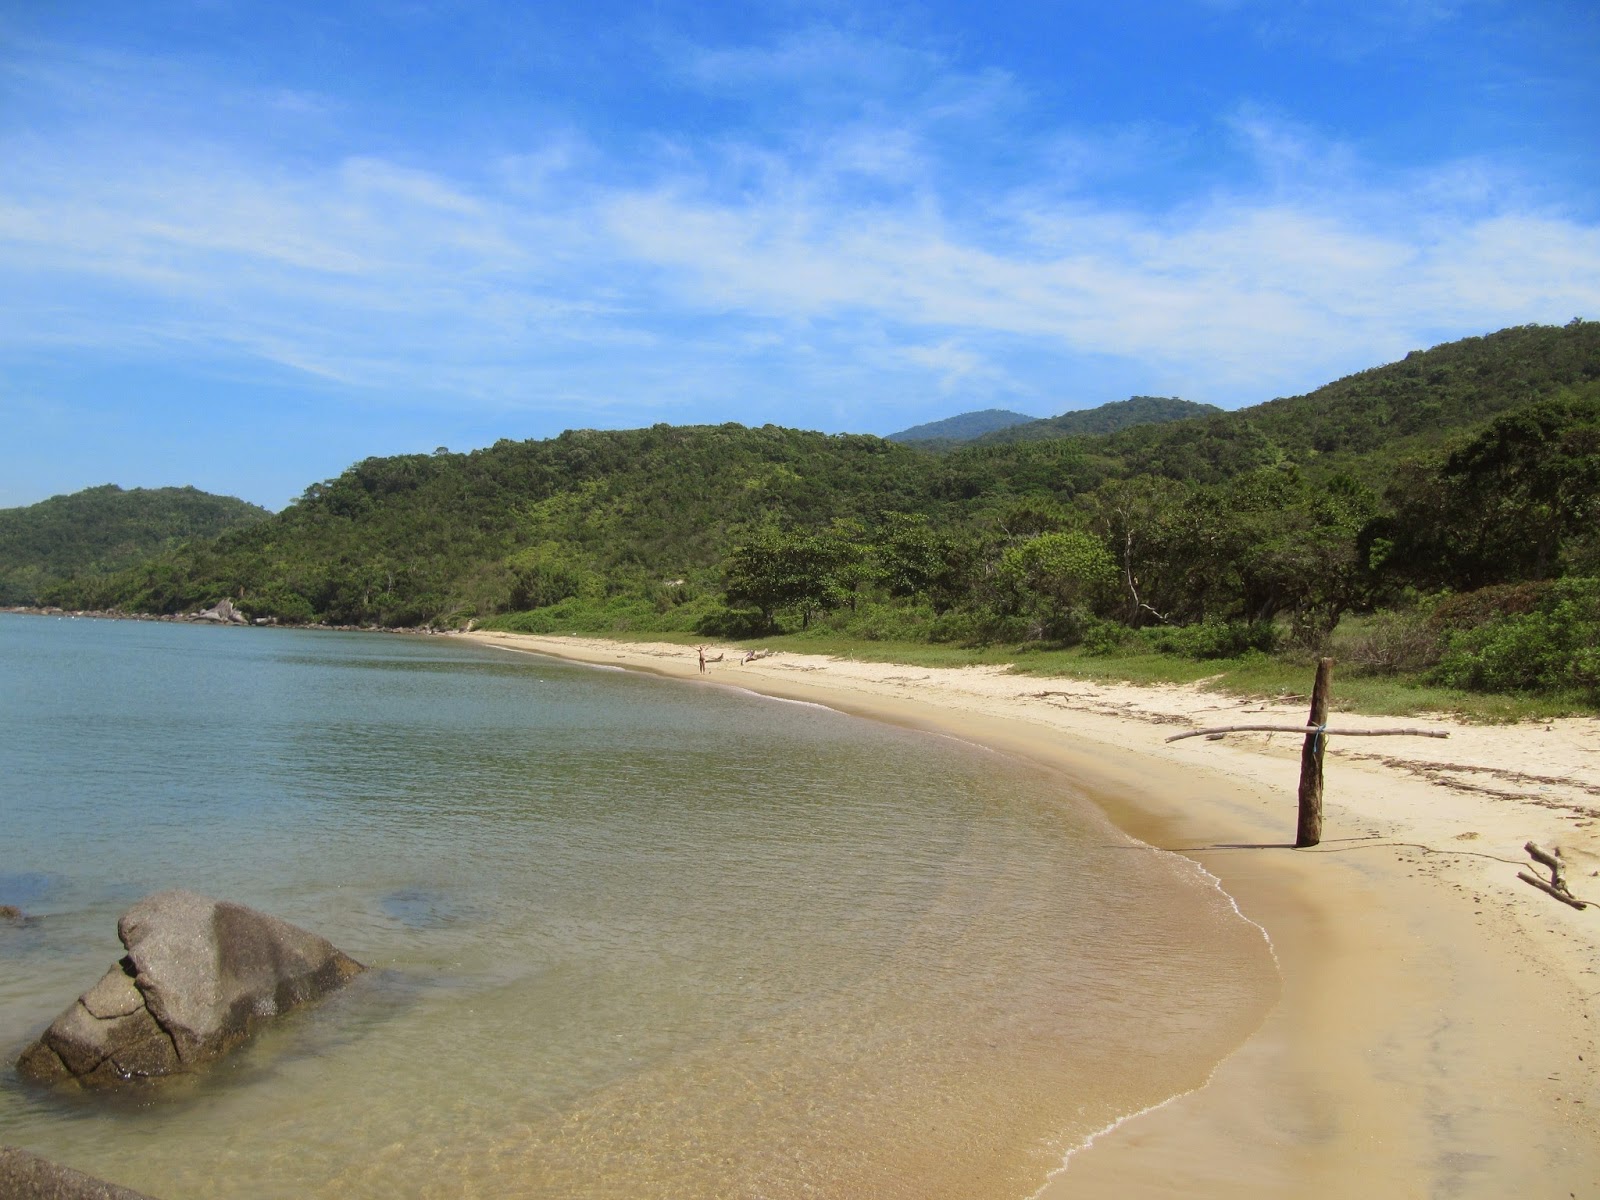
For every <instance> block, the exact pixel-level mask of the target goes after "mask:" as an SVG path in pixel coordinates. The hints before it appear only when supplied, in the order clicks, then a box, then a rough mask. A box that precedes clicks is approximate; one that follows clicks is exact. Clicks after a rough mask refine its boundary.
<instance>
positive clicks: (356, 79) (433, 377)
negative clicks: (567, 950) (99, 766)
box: [0, 0, 1600, 509]
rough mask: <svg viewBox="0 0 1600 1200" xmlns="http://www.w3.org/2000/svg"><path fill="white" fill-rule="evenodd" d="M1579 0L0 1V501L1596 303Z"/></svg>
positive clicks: (1136, 372) (885, 404)
mask: <svg viewBox="0 0 1600 1200" xmlns="http://www.w3.org/2000/svg"><path fill="white" fill-rule="evenodd" d="M1597 128H1600V5H1595V4H1594V3H1593V2H1592V0H1506V2H1500V0H1339V2H1337V3H1335V2H1327V3H1324V2H1323V0H1126V2H1124V3H1121V4H1105V3H1079V2H1076V0H1057V2H1056V3H1051V4H1044V3H1037V4H1020V3H1011V2H1009V0H991V2H990V3H986V4H983V5H979V4H972V3H967V4H962V3H916V2H915V0H897V2H896V3H892V4H890V3H884V4H878V3H831V2H829V0H812V2H810V3H803V4H802V3H785V2H782V0H772V2H768V3H762V2H759V0H743V2H741V3H722V2H721V0H692V2H685V3H679V2H677V0H634V2H632V3H622V2H618V0H585V2H584V3H582V4H577V3H570V2H568V0H541V2H539V3H526V2H521V0H518V2H496V0H451V2H448V3H446V2H432V0H385V2H379V0H315V2H311V3H302V2H300V0H274V2H273V3H270V4H267V3H247V2H244V0H238V2H235V0H140V2H139V3H136V4H130V3H127V0H110V2H87V0H85V2H80V0H50V2H49V3H41V2H39V0H0V507H12V506H17V505H25V504H32V503H35V502H37V501H39V500H41V499H44V498H46V497H48V496H51V495H56V494H61V493H66V492H72V491H76V490H79V489H80V488H83V487H88V486H94V485H98V484H103V483H117V484H120V485H122V486H124V487H161V486H175V485H184V484H192V485H193V486H195V487H198V488H201V489H203V490H206V491H211V492H219V493H223V494H227V495H237V496H242V497H243V498H245V499H247V500H251V501H254V502H256V503H258V504H263V505H265V506H267V507H269V508H273V509H278V508H281V507H283V506H284V505H285V504H287V503H290V502H292V501H293V500H294V499H295V498H296V497H297V496H298V495H300V494H301V493H302V492H303V491H304V490H305V488H306V487H307V486H309V485H310V484H312V483H315V482H318V481H320V480H323V479H327V478H331V477H332V476H335V475H337V474H338V473H339V472H341V471H342V470H343V469H344V468H345V467H347V466H349V465H350V464H352V463H354V462H357V461H359V460H361V459H363V458H366V457H368V456H371V455H388V454H399V453H428V452H431V451H433V450H434V449H436V448H438V447H441V446H445V447H448V448H450V449H451V450H457V451H461V450H470V449H474V448H477V447H481V446H486V445H490V444H492V443H494V442H495V441H497V440H499V439H501V438H512V439H522V438H544V437H551V436H554V435H556V434H558V433H560V432H561V431H562V430H563V429H568V428H601V429H607V428H635V427H639V426H644V425H652V424H655V423H658V422H667V423H671V424H699V423H720V422H724V421H737V422H740V423H743V424H747V425H760V424H764V423H767V422H773V423H776V424H781V425H787V426H791V427H797V428H804V429H817V430H823V431H827V432H865V433H880V434H886V433H891V432H894V431H896V430H899V429H903V428H907V427H909V426H911V425H915V424H919V423H922V422H926V421H931V420H938V419H940V418H943V417H947V416H951V415H954V414H957V413H961V412H967V411H971V410H974V409H983V408H997V407H998V408H1008V409H1013V410H1016V411H1019V412H1024V413H1028V414H1031V415H1035V416H1052V415H1055V414H1058V413H1061V412H1065V411H1068V410H1071V409H1078V408H1089V407H1094V406H1096V405H1099V404H1104V403H1107V402H1109V401H1113V400H1123V399H1126V398H1127V397H1129V396H1131V395H1164V396H1167V395H1176V396H1182V397H1183V398H1185V399H1188V400H1197V401H1204V402H1208V403H1212V404H1218V405H1221V406H1222V407H1224V408H1238V407H1241V406H1244V405H1250V404H1257V403H1260V402H1261V401H1264V400H1268V399H1271V398H1273V397H1275V396H1283V395H1297V394H1300V393H1304V392H1307V391H1310V390H1312V389H1314V388H1316V387H1318V386H1320V385H1321V384H1324V383H1327V382H1329V381H1331V380H1333V379H1336V378H1339V377H1342V376H1344V375H1347V374H1350V373H1351V372H1354V371H1358V370H1363V369H1365V368H1367V367H1371V366H1376V365H1379V364H1381V363H1384V362H1390V361H1393V360H1395V359H1397V358H1400V357H1403V356H1404V355H1405V354H1406V353H1407V352H1408V351H1410V350H1413V349H1419V348H1424V347H1427V346H1432V345H1436V344H1438V343H1440V342H1445V341H1451V340H1454V339H1457V338H1461V337H1468V336H1474V335H1478V334H1484V333H1489V332H1492V331H1493V330H1496V329H1500V328H1504V327H1505V326H1508V325H1520V324H1528V323H1543V324H1565V323H1566V322H1568V321H1570V320H1571V319H1572V318H1574V317H1584V318H1587V319H1597V318H1600V137H1597V135H1596V129H1597Z"/></svg>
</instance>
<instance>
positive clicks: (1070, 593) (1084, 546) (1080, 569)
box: [998, 530, 1117, 640]
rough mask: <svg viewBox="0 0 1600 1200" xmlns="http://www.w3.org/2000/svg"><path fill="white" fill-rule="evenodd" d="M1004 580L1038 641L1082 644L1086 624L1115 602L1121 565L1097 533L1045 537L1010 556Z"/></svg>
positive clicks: (1012, 606) (1003, 565)
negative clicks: (1079, 639) (1080, 637)
mask: <svg viewBox="0 0 1600 1200" xmlns="http://www.w3.org/2000/svg"><path fill="white" fill-rule="evenodd" d="M998 581H999V587H1000V589H1001V591H1002V593H1003V594H1004V595H1005V596H1006V607H1007V609H1008V610H1009V611H1010V612H1012V613H1015V614H1018V615H1021V616H1023V617H1024V618H1025V619H1027V620H1029V621H1030V622H1031V623H1032V629H1033V631H1034V633H1035V636H1037V637H1042V638H1052V639H1060V640H1076V635H1077V634H1078V632H1079V630H1080V629H1081V628H1082V626H1083V624H1084V619H1085V618H1086V617H1088V616H1090V615H1092V614H1093V613H1094V612H1096V611H1097V610H1101V609H1103V608H1104V606H1105V605H1106V603H1107V602H1108V601H1109V600H1111V598H1112V597H1114V595H1115V593H1116V586H1117V564H1116V560H1115V559H1113V558H1112V557H1111V554H1110V552H1109V551H1107V550H1106V547H1105V545H1104V543H1102V542H1101V541H1100V539H1099V538H1096V537H1094V536H1093V535H1091V534H1088V533H1084V532H1082V531H1079V530H1068V531H1064V532H1056V533H1041V534H1039V535H1038V536H1037V537H1032V538H1029V539H1028V540H1027V541H1025V542H1022V543H1020V544H1019V545H1015V546H1012V547H1010V548H1008V549H1007V550H1006V551H1005V553H1004V554H1003V555H1002V556H1001V559H1000V565H999V570H998Z"/></svg>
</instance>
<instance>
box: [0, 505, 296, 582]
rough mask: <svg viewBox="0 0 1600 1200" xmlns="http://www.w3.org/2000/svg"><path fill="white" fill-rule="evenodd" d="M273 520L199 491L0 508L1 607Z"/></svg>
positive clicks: (255, 509) (250, 507) (262, 512)
mask: <svg viewBox="0 0 1600 1200" xmlns="http://www.w3.org/2000/svg"><path fill="white" fill-rule="evenodd" d="M271 515H272V514H271V513H269V512H268V511H267V510H266V509H264V508H258V507H257V506H256V505H254V504H248V503H246V502H245V501H243V500H238V499H235V498H234V497H232V496H213V495H211V494H209V493H207V492H201V491H197V490H195V489H194V488H192V487H181V488H149V489H147V488H133V489H131V490H129V491H124V490H123V489H122V488H120V487H117V486H116V485H115V484H109V483H108V484H106V485H104V486H103V487H95V488H88V489H86V490H85V491H81V492H74V493H73V494H72V495H69V496H52V497H51V498H50V499H48V500H43V501H40V502H39V503H38V504H33V505H29V506H27V507H25V508H7V509H0V604H38V603H39V602H40V601H41V599H42V597H43V596H44V595H45V594H46V593H47V592H49V591H50V589H51V588H53V587H55V586H57V585H58V584H59V583H60V582H61V581H62V580H64V579H67V578H69V577H70V576H73V575H78V574H84V573H88V574H100V573H104V572H108V571H116V570H120V569H122V568H124V567H129V566H132V565H133V564H135V563H138V562H143V561H144V560H145V559H148V558H150V557H151V556H152V555H154V554H158V553H160V552H161V551H163V550H166V549H169V548H171V547H173V546H176V545H177V544H179V543H180V542H184V541H187V540H189V539H190V538H210V537H214V536H216V535H217V534H219V533H221V532H223V531H224V530H226V529H231V528H234V527H236V526H240V525H248V524H250V523H252V522H254V521H261V520H265V519H266V518H268V517H270V516H271Z"/></svg>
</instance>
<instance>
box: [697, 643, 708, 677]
mask: <svg viewBox="0 0 1600 1200" xmlns="http://www.w3.org/2000/svg"><path fill="white" fill-rule="evenodd" d="M695 649H697V650H699V651H700V674H702V675H704V674H705V673H706V648H705V647H704V646H696V647H695Z"/></svg>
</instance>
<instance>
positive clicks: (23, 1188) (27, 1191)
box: [0, 1146, 150, 1200]
mask: <svg viewBox="0 0 1600 1200" xmlns="http://www.w3.org/2000/svg"><path fill="white" fill-rule="evenodd" d="M0 1196H4V1197H5V1200H150V1197H149V1196H147V1195H145V1194H144V1193H143V1192H135V1191H132V1190H131V1189H129V1188H125V1187H118V1186H117V1185H116V1184H114V1183H107V1182H106V1181H105V1180H103V1179H96V1178H95V1177H94V1176H93V1175H85V1174H84V1173H83V1172H82V1171H74V1170H73V1169H72V1168H71V1167H63V1166H62V1165H61V1164H60V1163H53V1162H51V1161H50V1160H49V1159H48V1158H40V1157H39V1156H38V1155H37V1154H29V1153H28V1152H27V1151H26V1150H18V1149H17V1148H16V1147H15V1146H0Z"/></svg>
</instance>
